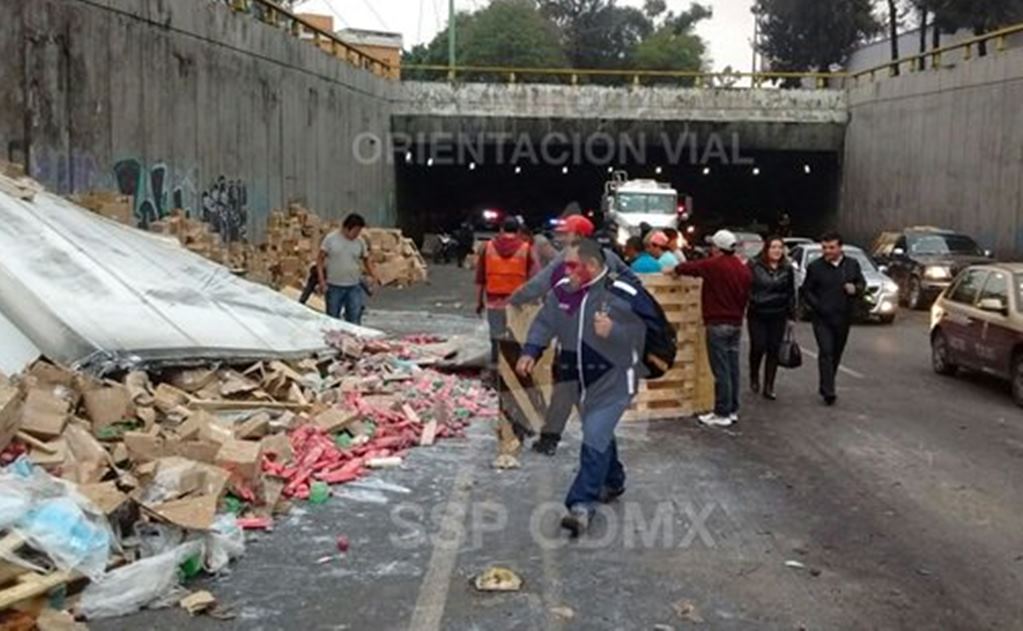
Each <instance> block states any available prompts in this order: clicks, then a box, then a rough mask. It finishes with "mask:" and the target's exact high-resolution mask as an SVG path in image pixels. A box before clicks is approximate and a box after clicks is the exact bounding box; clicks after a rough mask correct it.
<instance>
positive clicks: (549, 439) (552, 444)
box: [533, 434, 561, 456]
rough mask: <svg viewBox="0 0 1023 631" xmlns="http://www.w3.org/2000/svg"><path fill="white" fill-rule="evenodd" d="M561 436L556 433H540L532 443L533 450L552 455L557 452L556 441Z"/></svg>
mask: <svg viewBox="0 0 1023 631" xmlns="http://www.w3.org/2000/svg"><path fill="white" fill-rule="evenodd" d="M560 441H561V437H560V436H558V435H557V434H540V438H538V439H537V440H536V442H534V443H533V451H535V452H536V453H538V454H543V455H545V456H553V455H555V454H557V453H558V443H559V442H560Z"/></svg>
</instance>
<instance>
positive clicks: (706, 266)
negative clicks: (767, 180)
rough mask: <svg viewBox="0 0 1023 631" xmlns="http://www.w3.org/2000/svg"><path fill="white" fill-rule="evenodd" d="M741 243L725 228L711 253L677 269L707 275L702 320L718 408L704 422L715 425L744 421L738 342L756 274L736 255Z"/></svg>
mask: <svg viewBox="0 0 1023 631" xmlns="http://www.w3.org/2000/svg"><path fill="white" fill-rule="evenodd" d="M737 242H738V239H737V238H736V236H735V235H734V234H733V233H732V232H729V231H728V230H720V231H718V232H717V233H716V234H715V235H714V236H713V237H711V238H710V244H711V255H710V258H707V259H704V260H701V261H692V262H689V263H681V264H680V265H679V266H678V267H676V268H675V273H677V274H678V275H679V276H694V277H698V278H702V279H703V292H702V297H703V322H704V324H705V325H706V327H707V348H708V351H709V355H710V368H711V371H712V372H713V373H714V412H713V413H711V414H706V415H704V416H701V417H700V422H701V423H703V424H704V425H708V426H711V427H728V426H730V425H732V424H733V423H735V422H737V421H738V420H739V391H740V386H739V379H740V372H739V343H740V341H741V340H742V321H743V317H744V316H745V313H746V306H747V305H748V304H749V297H750V288H751V286H752V284H753V274H752V272H750V269H749V267H748V266H747V265H746V264H745V263H743V262H742V260H740V259H739V257H738V256H736V255H735V246H736V244H737Z"/></svg>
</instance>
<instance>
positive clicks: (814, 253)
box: [806, 248, 877, 272]
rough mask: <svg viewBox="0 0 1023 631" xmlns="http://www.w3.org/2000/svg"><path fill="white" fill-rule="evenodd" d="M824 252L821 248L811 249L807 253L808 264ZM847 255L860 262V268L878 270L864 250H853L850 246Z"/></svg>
mask: <svg viewBox="0 0 1023 631" xmlns="http://www.w3.org/2000/svg"><path fill="white" fill-rule="evenodd" d="M821 255H822V253H821V251H820V250H810V251H809V252H807V253H806V264H807V265H809V264H810V263H813V262H814V261H816V260H817V259H819V258H820V257H821ZM845 255H846V256H848V257H849V258H851V259H854V260H855V261H856V262H857V263H859V264H860V268H861V269H862V270H863V271H864V272H876V271H877V267H876V266H875V265H874V261H872V260H871V259H870V257H869V256H867V255H866V253H865V252H864V251H863V250H853V249H850V248H846V249H845Z"/></svg>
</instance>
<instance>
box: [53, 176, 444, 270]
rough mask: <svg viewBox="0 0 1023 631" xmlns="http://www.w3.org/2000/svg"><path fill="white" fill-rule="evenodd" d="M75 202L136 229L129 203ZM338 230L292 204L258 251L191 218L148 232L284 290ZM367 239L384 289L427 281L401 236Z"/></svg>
mask: <svg viewBox="0 0 1023 631" xmlns="http://www.w3.org/2000/svg"><path fill="white" fill-rule="evenodd" d="M71 200H72V201H74V202H75V203H77V204H78V205H80V206H84V207H85V208H88V209H89V210H91V211H93V212H95V213H97V214H99V215H102V216H104V217H106V218H108V219H112V220H114V221H117V222H120V223H123V224H126V225H134V223H135V220H134V212H133V210H132V200H131V198H130V197H127V196H124V195H117V194H113V193H107V192H93V193H87V194H85V195H77V196H74V197H72V198H71ZM337 226H338V223H337V222H336V221H326V220H324V219H321V218H320V217H319V215H317V214H316V213H315V212H313V211H311V210H309V209H308V208H305V207H303V206H302V205H301V204H295V203H293V204H289V205H288V208H287V210H285V211H280V210H275V211H272V212H271V213H270V215H269V217H267V225H266V239H265V241H264V242H263V243H261V244H260V245H251V244H249V243H246V242H240V241H239V242H233V243H224V242H223V241H222V240H221V237H220V235H218V234H217V233H215V232H213V231H212V229H211V226H210V225H209V224H208V223H205V222H202V221H198V220H196V219H191V218H188V217H186V216H184V215H183V214H182V213H181V212H180V211H175V212H173V213H172V214H171V215H170V216H168V217H166V218H164V219H162V220H161V221H155V222H153V223H151V224H150V225H149V231H150V232H155V233H160V234H166V235H170V236H173V237H176V238H177V239H178V241H180V242H181V245H183V246H184V247H185V248H187V249H188V250H189V251H191V252H194V253H196V254H198V255H200V256H202V257H204V258H207V259H209V260H211V261H215V262H217V263H220V264H221V265H224V266H226V267H228V268H230V269H231V271H233V272H234V273H236V274H240V275H244V276H245V277H246V278H248V279H249V280H252V281H255V282H258V283H263V284H266V285H270V286H271V287H275V288H277V289H282V288H286V287H302V286H303V285H304V284H305V281H306V277H307V275H308V273H309V267H310V266H311V265H313V263H315V262H316V255H317V253H318V252H319V248H320V243H321V242H322V240H323V237H324V236H326V235H327V234H328V233H329V232H330V231H331V230H334V229H335V228H337ZM363 238H364V239H365V240H366V244H367V245H368V246H369V251H370V260H371V261H372V262H373V263H374V264H375V266H376V269H377V273H378V275H379V276H380V280H381V282H382V283H383V284H384V285H390V284H395V285H399V286H407V285H411V284H413V283H419V282H424V281H425V280H426V277H427V272H426V261H425V260H424V259H423V257H422V255H420V253H419V250H418V249H417V248H416V245H415V243H414V242H413V241H412V240H411V239H408V238H406V237H405V236H404V235H403V234H402V232H401V230H398V229H389V228H367V229H366V230H365V231H363Z"/></svg>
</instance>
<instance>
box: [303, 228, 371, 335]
mask: <svg viewBox="0 0 1023 631" xmlns="http://www.w3.org/2000/svg"><path fill="white" fill-rule="evenodd" d="M365 227H366V220H365V219H363V218H362V216H361V215H358V214H356V213H352V214H350V215H348V216H347V217H345V220H344V222H343V223H342V224H341V228H340V229H339V230H335V231H333V232H331V233H330V234H328V235H327V236H326V237H324V238H323V243H322V244H321V245H320V254H319V257H318V258H317V259H316V271H317V274H318V275H319V283H320V292H321V293H323V294H324V295H325V296H326V301H327V315H329V316H330V317H332V318H340V317H341V311H342V309H343V310H344V317H345V321H346V322H350V323H352V324H361V323H362V312H363V309H365V303H366V294H365V291H364V290H363V288H362V275H363V274H364V273H365V274H367V275H369V276H370V278H374V279H375V278H376V273H375V272H374V270H373V266H372V265H371V264H370V262H369V257H368V254H369V251H368V249H367V247H366V242H365V241H363V240H362V239H361V238H360V234H361V233H362V229H363V228H365Z"/></svg>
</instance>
